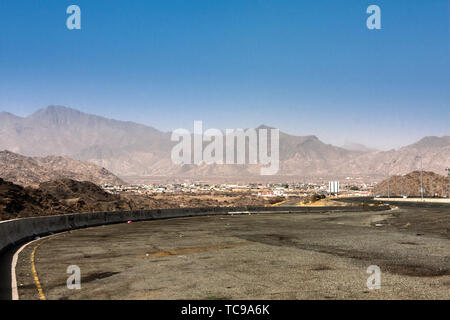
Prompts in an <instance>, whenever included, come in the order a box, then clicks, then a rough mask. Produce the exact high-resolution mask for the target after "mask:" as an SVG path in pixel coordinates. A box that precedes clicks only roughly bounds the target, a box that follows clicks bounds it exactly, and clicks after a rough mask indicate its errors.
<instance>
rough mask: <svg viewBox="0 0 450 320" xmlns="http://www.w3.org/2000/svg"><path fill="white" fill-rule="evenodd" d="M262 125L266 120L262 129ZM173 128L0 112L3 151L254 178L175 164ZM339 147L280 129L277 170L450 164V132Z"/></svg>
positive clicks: (231, 168) (158, 172)
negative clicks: (401, 143) (393, 144)
mask: <svg viewBox="0 0 450 320" xmlns="http://www.w3.org/2000/svg"><path fill="white" fill-rule="evenodd" d="M263 128H267V127H266V126H263V127H260V128H259V129H263ZM170 137H171V133H170V132H161V131H158V130H157V129H155V128H152V127H148V126H144V125H140V124H137V123H133V122H124V121H117V120H111V119H106V118H103V117H99V116H95V115H89V114H86V113H83V112H80V111H77V110H74V109H70V108H65V107H57V106H50V107H48V108H46V109H42V110H39V111H37V112H35V113H33V114H32V115H30V116H28V117H25V118H21V117H17V116H15V115H12V114H10V113H0V150H1V149H7V150H11V151H13V152H19V153H21V154H25V155H27V156H48V155H57V156H68V157H71V158H73V159H77V160H81V161H86V162H90V163H94V164H96V165H98V166H100V167H104V168H106V169H108V170H110V171H111V172H114V173H115V174H117V175H119V176H122V177H127V176H137V177H139V176H140V177H142V176H160V177H192V178H200V179H201V178H210V177H216V178H218V177H241V178H242V177H249V179H250V180H251V177H257V176H259V172H260V170H259V169H260V166H259V165H205V164H199V165H192V164H191V165H175V164H173V163H172V161H171V158H170V154H171V150H172V148H173V146H174V145H175V144H176V142H172V141H171V140H170ZM350 149H351V150H348V148H347V149H346V148H340V147H336V146H333V145H330V144H326V143H323V142H322V141H320V139H318V138H317V137H316V136H303V137H302V136H293V135H289V134H286V133H283V132H280V170H279V172H278V176H281V177H286V176H296V177H321V178H330V179H332V178H342V177H348V176H349V177H361V176H364V177H378V178H381V177H383V176H386V174H387V171H388V170H389V172H390V173H391V174H405V173H407V172H411V171H413V170H416V169H418V168H419V167H420V159H419V158H418V156H422V161H423V167H424V169H426V170H429V171H434V172H438V173H444V170H445V167H446V166H450V137H448V136H447V137H426V138H424V139H422V140H421V141H419V142H417V143H415V144H412V145H409V146H406V147H403V148H400V149H398V150H390V151H373V150H361V148H356V149H355V148H354V146H353V147H352V148H350Z"/></svg>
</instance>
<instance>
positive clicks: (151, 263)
mask: <svg viewBox="0 0 450 320" xmlns="http://www.w3.org/2000/svg"><path fill="white" fill-rule="evenodd" d="M449 215H450V210H449V208H448V207H446V208H400V209H397V210H393V211H384V212H353V213H350V212H349V213H342V212H341V213H326V214H323V213H322V214H318V213H314V214H312V213H311V214H260V215H254V214H253V215H242V216H241V215H235V216H215V217H197V218H179V219H171V220H161V221H148V222H139V223H131V224H118V225H110V226H103V227H97V228H89V229H83V230H76V231H72V232H70V233H64V234H60V235H56V236H53V237H51V238H48V239H43V240H41V241H38V242H35V243H33V244H31V245H29V246H28V247H27V248H26V249H25V250H23V251H22V253H21V254H20V255H19V261H18V266H17V276H18V282H19V283H18V284H19V294H20V298H21V299H38V298H39V295H38V290H37V288H36V281H35V280H36V279H35V278H34V277H33V273H32V264H33V262H32V259H31V254H32V252H33V251H35V257H34V265H35V268H36V273H37V279H38V281H39V284H40V285H41V287H42V292H43V294H44V295H45V298H47V299H341V298H343V299H450V257H449V252H450V240H449V232H450V229H448V228H450V226H449V225H450V223H449V220H448V219H449ZM410 220H411V221H410ZM424 220H425V221H428V222H429V223H428V225H426V226H425V227H424V228H422V227H421V226H422V222H421V221H424ZM408 224H409V225H408ZM36 245H39V247H38V248H36ZM70 265H77V266H79V267H80V269H81V286H82V288H81V290H69V289H67V286H66V281H67V278H68V277H69V275H68V274H67V273H66V270H67V267H68V266H70ZM370 265H378V266H379V267H380V268H381V271H382V275H381V289H380V290H368V288H367V286H366V282H367V278H368V277H369V274H367V273H366V270H367V267H369V266H370Z"/></svg>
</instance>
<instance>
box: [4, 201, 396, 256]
mask: <svg viewBox="0 0 450 320" xmlns="http://www.w3.org/2000/svg"><path fill="white" fill-rule="evenodd" d="M386 209H389V206H354V207H342V206H340V207H339V206H336V207H251V206H247V207H228V208H227V207H225V208H176V209H160V210H139V211H115V212H92V213H74V214H64V215H55V216H44V217H31V218H21V219H14V220H6V221H1V222H0V253H1V252H2V251H3V250H5V249H7V248H8V247H10V246H13V245H16V244H18V243H20V242H24V241H27V240H29V239H32V238H34V237H37V236H44V235H48V234H52V233H58V232H63V231H68V230H74V229H81V228H87V227H95V226H101V225H107V224H114V223H124V222H127V221H129V220H131V221H146V220H158V219H171V218H182V217H194V216H209V215H225V214H249V213H323V212H330V211H335V212H348V211H368V210H370V211H381V210H386Z"/></svg>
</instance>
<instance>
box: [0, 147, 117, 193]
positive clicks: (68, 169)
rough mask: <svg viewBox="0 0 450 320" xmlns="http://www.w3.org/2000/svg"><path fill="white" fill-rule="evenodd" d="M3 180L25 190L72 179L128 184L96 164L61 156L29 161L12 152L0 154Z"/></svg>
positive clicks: (96, 182)
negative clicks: (20, 186) (33, 186)
mask: <svg viewBox="0 0 450 320" xmlns="http://www.w3.org/2000/svg"><path fill="white" fill-rule="evenodd" d="M0 178H3V179H4V180H7V181H11V182H14V183H16V184H19V185H22V186H28V185H38V184H39V183H41V182H45V181H50V180H58V179H73V180H77V181H90V182H92V183H95V184H100V185H101V184H104V183H109V184H114V185H119V184H125V182H124V181H122V180H121V179H119V178H118V177H117V176H115V175H114V174H112V173H111V172H109V171H108V170H106V169H105V168H101V167H99V166H97V165H95V164H93V163H87V162H82V161H78V160H73V159H70V158H68V157H62V156H48V157H43V158H41V157H26V156H22V155H20V154H17V153H13V152H10V151H1V152H0Z"/></svg>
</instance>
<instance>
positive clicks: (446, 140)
mask: <svg viewBox="0 0 450 320" xmlns="http://www.w3.org/2000/svg"><path fill="white" fill-rule="evenodd" d="M448 146H450V136H443V137H436V136H428V137H424V138H422V139H420V140H419V141H417V142H416V143H413V144H411V145H409V146H408V147H413V148H417V149H424V148H441V147H448Z"/></svg>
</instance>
